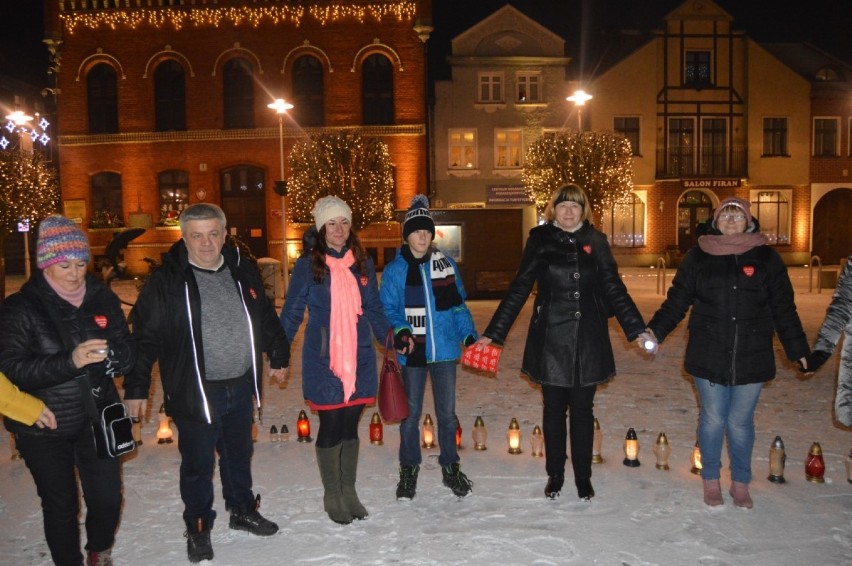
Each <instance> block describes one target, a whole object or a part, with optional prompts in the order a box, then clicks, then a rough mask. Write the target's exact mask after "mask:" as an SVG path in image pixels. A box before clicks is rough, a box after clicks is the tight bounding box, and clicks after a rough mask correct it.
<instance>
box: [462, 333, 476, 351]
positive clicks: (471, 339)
mask: <svg viewBox="0 0 852 566" xmlns="http://www.w3.org/2000/svg"><path fill="white" fill-rule="evenodd" d="M474 342H476V338H474V337H473V335H470V336H468V337H467V338H465V339H464V347H465V348H467V347H468V346H470V345H471V344H473V343H474Z"/></svg>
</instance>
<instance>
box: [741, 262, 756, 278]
mask: <svg viewBox="0 0 852 566" xmlns="http://www.w3.org/2000/svg"><path fill="white" fill-rule="evenodd" d="M743 273H745V274H746V277H751V276H752V275H754V267H752V266H751V265H746V266H745V267H743Z"/></svg>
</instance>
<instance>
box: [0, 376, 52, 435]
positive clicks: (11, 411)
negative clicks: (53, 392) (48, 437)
mask: <svg viewBox="0 0 852 566" xmlns="http://www.w3.org/2000/svg"><path fill="white" fill-rule="evenodd" d="M0 414H3V415H6V416H7V417H9V418H10V419H14V420H16V421H20V422H22V423H24V424H25V425H29V426H32V425H36V426H37V427H38V428H45V427H47V428H56V416H55V415H54V414H53V411H51V410H50V409H48V408H47V405H45V404H44V403H43V402H42V401H41V399H38V398H37V397H33V396H32V395H28V394H26V393H24V392H23V391H21V390H20V389H18V388H17V387H16V386H15V384H14V383H12V382H11V381H9V378H8V377H6V375H5V374H3V373H0Z"/></svg>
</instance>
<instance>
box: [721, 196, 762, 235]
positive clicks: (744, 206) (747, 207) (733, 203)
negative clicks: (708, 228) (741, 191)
mask: <svg viewBox="0 0 852 566" xmlns="http://www.w3.org/2000/svg"><path fill="white" fill-rule="evenodd" d="M732 207H733V208H739V209H740V210H742V211H743V214H745V217H746V226H747V227H749V228H750V227H751V226H752V225H753V224H752V219H751V204H749V202H748V201H747V200H743V199H741V198H737V197H728V198H726V199H725V200H723V201H722V202H720V203H719V206H718V207H716V213H715V214H714V215H713V227H714V228H718V227H719V215H720V214H722V211H723V210H725V209H726V208H732Z"/></svg>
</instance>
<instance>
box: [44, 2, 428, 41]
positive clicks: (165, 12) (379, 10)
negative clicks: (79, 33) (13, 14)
mask: <svg viewBox="0 0 852 566" xmlns="http://www.w3.org/2000/svg"><path fill="white" fill-rule="evenodd" d="M416 14H417V6H416V4H415V3H414V2H374V3H369V4H360V5H351V4H311V5H305V4H280V5H277V6H217V7H204V8H196V7H191V8H187V7H163V8H136V9H109V10H107V9H104V10H98V11H91V10H90V11H85V12H83V11H80V12H76V11H68V12H63V13H62V14H60V19H61V20H62V23H63V24H64V25H65V29H66V30H67V31H68V33H69V34H71V35H73V34H74V32H75V31H76V30H78V29H80V28H87V29H90V30H95V29H104V28H108V29H112V30H116V29H120V28H126V29H137V28H139V27H142V26H150V27H154V28H157V29H160V28H162V27H166V26H168V27H171V28H173V29H175V30H181V29H183V28H184V27H196V28H200V27H208V26H212V27H216V28H218V27H221V26H224V25H226V24H231V25H233V26H234V27H238V26H243V25H246V26H251V27H254V28H257V27H258V26H260V25H261V24H264V23H269V24H273V25H278V24H281V23H286V22H290V23H292V24H294V25H295V26H296V27H298V26H300V25H301V24H302V21H303V20H304V19H305V17H306V16H310V17H311V18H313V19H314V20H316V21H317V22H319V23H320V25H323V26H324V25H326V24H328V23H332V22H338V21H341V20H346V19H354V20H356V21H358V22H359V23H364V22H365V21H367V20H373V21H377V22H378V21H381V20H382V19H383V18H385V17H386V16H392V17H395V18H396V19H397V20H398V21H407V20H413V19H414V17H415V16H416Z"/></svg>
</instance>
